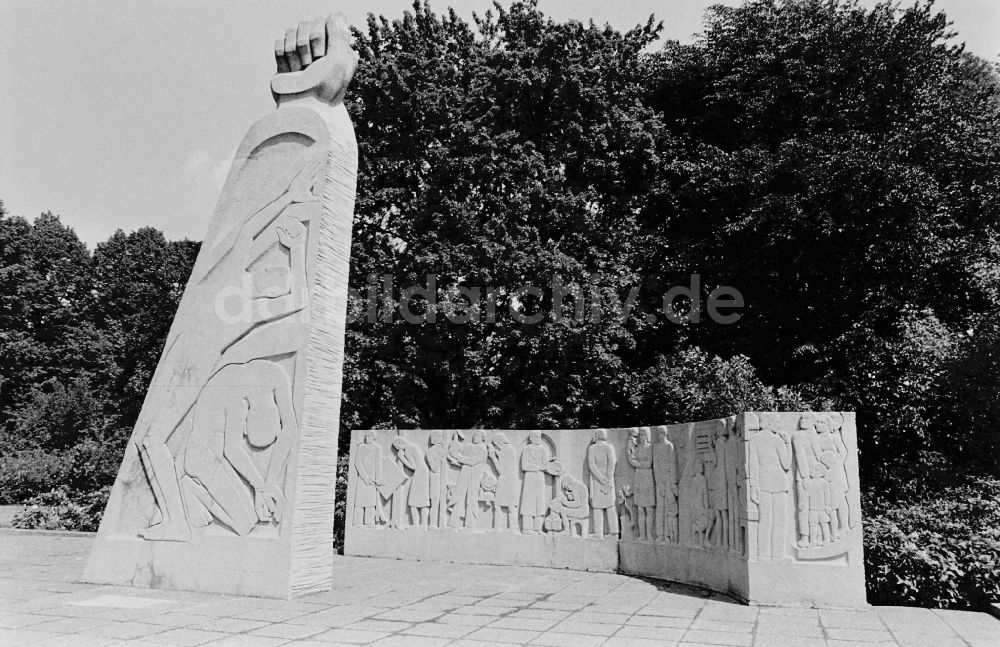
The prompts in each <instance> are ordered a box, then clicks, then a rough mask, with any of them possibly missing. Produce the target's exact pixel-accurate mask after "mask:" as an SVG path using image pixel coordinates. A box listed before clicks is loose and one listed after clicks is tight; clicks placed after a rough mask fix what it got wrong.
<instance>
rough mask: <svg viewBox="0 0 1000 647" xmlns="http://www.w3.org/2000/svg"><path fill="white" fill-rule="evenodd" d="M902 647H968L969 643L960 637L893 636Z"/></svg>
mask: <svg viewBox="0 0 1000 647" xmlns="http://www.w3.org/2000/svg"><path fill="white" fill-rule="evenodd" d="M893 638H894V639H895V641H896V644H897V645H899V646H900V647H966V646H967V645H968V643H967V642H965V641H964V640H962V639H961V638H959V637H958V636H955V635H952V636H926V635H923V636H922V635H917V634H906V635H902V636H901V635H899V634H893Z"/></svg>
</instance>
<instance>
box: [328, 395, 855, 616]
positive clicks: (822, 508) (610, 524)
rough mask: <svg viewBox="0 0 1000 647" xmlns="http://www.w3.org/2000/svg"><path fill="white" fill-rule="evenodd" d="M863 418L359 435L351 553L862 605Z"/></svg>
mask: <svg viewBox="0 0 1000 647" xmlns="http://www.w3.org/2000/svg"><path fill="white" fill-rule="evenodd" d="M857 474H858V471H857V442H856V433H855V424H854V414H853V413H839V412H822V413H744V414H741V415H739V416H735V417H730V418H723V419H717V420H707V421H702V422H695V423H689V424H679V425H666V426H659V427H634V428H626V429H577V430H556V431H523V430H504V431H492V430H482V429H478V430H367V431H355V432H354V433H353V436H352V452H351V459H350V475H349V479H348V481H349V484H348V497H347V510H348V518H347V531H346V538H345V542H346V545H345V553H346V554H349V555H369V556H378V557H394V558H399V559H418V560H438V561H453V562H465V563H483V564H511V565H530V566H551V567H559V568H572V569H580V570H595V571H607V572H610V571H621V572H624V573H629V574H635V575H644V576H649V577H655V578H660V579H666V580H671V581H678V582H686V583H690V584H695V585H699V586H704V587H707V588H710V589H714V590H717V591H721V592H725V593H728V594H730V595H733V596H735V597H737V598H739V599H742V600H745V601H747V602H750V603H753V604H799V605H809V604H823V605H837V606H860V605H863V604H864V600H865V597H864V565H863V560H862V549H861V519H860V498H859V489H858V477H857Z"/></svg>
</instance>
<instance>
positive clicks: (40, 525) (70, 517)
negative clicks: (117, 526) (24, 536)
mask: <svg viewBox="0 0 1000 647" xmlns="http://www.w3.org/2000/svg"><path fill="white" fill-rule="evenodd" d="M110 494H111V488H110V487H103V488H101V489H100V490H97V491H95V492H87V493H85V494H79V493H75V492H72V491H70V490H67V489H66V488H57V489H55V490H51V491H49V492H46V493H45V494H39V495H38V496H35V497H32V498H31V499H29V500H28V501H27V502H26V507H25V509H24V510H23V511H21V512H19V513H18V514H16V515H14V518H13V519H12V520H11V525H13V526H14V527H15V528H28V529H40V530H84V531H90V532H93V531H96V530H97V528H98V526H99V525H100V523H101V515H102V514H103V512H104V506H105V504H106V503H107V501H108V496H109V495H110Z"/></svg>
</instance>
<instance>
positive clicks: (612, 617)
mask: <svg viewBox="0 0 1000 647" xmlns="http://www.w3.org/2000/svg"><path fill="white" fill-rule="evenodd" d="M630 617H631V614H625V613H595V612H591V611H580V612H578V613H574V614H572V615H570V616H569V617H568V618H566V620H569V621H573V622H596V623H599V624H615V625H620V624H624V623H625V622H628V619H629V618H630Z"/></svg>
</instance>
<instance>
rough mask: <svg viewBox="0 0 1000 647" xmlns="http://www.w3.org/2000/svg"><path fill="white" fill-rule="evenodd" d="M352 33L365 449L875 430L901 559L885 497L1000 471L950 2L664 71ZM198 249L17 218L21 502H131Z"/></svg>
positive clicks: (392, 31) (15, 478)
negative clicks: (93, 492)
mask: <svg viewBox="0 0 1000 647" xmlns="http://www.w3.org/2000/svg"><path fill="white" fill-rule="evenodd" d="M354 35H355V42H356V47H357V49H358V52H359V54H360V59H361V60H360V64H359V67H358V71H357V74H356V76H355V79H354V82H353V84H352V88H351V92H350V93H349V95H348V109H349V111H350V113H351V116H352V118H353V120H354V123H355V128H356V131H357V136H358V141H359V146H360V163H361V166H360V176H359V186H358V205H357V216H356V224H355V236H354V244H353V252H352V270H351V286H352V288H353V289H354V290H355V293H354V296H352V299H351V306H352V311H353V312H354V313H355V314H356V315H358V318H357V319H356V320H355V321H354V322H353V323H351V324H350V326H349V328H348V343H347V346H348V353H347V366H346V370H345V384H344V387H345V391H344V403H343V408H342V420H341V423H342V424H341V431H342V432H343V431H346V430H349V429H357V428H364V427H412V426H421V427H424V428H427V427H471V426H480V425H481V426H485V427H501V428H502V427H522V428H523V427H528V428H554V427H591V426H619V425H635V424H650V423H653V424H655V423H665V422H674V421H683V420H692V419H697V418H706V417H713V416H720V415H725V414H729V413H735V412H737V411H739V410H742V409H786V410H788V409H799V408H810V407H811V408H821V407H822V408H840V409H845V410H856V411H857V412H858V420H859V436H860V443H861V452H862V456H861V466H862V471H863V472H864V474H863V482H864V483H865V485H866V487H867V488H868V497H869V500H877V501H878V506H877V510H876V509H875V508H872V511H873V513H876V512H877V514H879V515H881V516H879V519H881V520H883V521H886V524H885V525H884V528H892V529H893V530H892V532H896V535H894V539H892V540H891V541H890V542H889V543H890V544H891V543H892V542H894V541H897V540H898V541H903V538H905V535H906V533H905V532H902V534H900V533H899V532H897V531H898V524H897V521H899V520H900V519H911V518H912V516H911V515H906V514H901V515H896V514H895V513H894V512H892V511H891V505H890V504H887V503H886V501H891V500H892V499H893V497H895V498H896V499H897V500H898V499H907V500H915V501H926V500H930V499H929V498H928V497H931V496H932V495H930V494H928V490H929V489H930V488H929V487H928V486H929V485H934V486H935V487H938V486H940V484H941V483H943V482H945V481H948V482H949V486H950V487H953V489H952V490H951V491H952V492H962V491H964V490H963V489H962V488H963V487H965V486H963V484H962V481H961V479H960V478H957V477H959V476H963V475H972V474H977V473H978V474H982V473H990V472H992V473H994V474H996V473H997V471H998V470H1000V468H998V464H1000V461H998V451H1000V437H998V434H997V432H996V430H995V424H994V422H993V420H992V414H993V413H994V412H996V411H997V410H998V408H1000V395H998V394H1000V323H998V321H1000V307H998V305H997V304H998V303H1000V231H998V225H1000V82H998V77H997V74H996V70H995V68H994V67H992V66H991V65H989V64H988V63H986V62H984V61H982V60H981V59H978V58H976V57H975V56H973V55H971V54H969V53H967V52H965V51H964V50H963V48H962V47H961V46H959V45H957V44H956V42H957V41H956V39H955V38H954V37H953V35H952V34H950V33H949V26H948V22H947V19H946V18H945V17H944V15H942V14H940V13H938V12H937V11H936V9H935V8H934V7H933V5H932V4H931V3H930V2H924V3H918V4H916V5H914V6H912V7H909V8H904V9H900V8H899V7H898V6H897V5H895V4H892V3H883V4H879V5H877V6H875V7H874V8H873V9H866V8H863V7H861V6H860V5H859V4H858V3H857V2H855V1H854V0H784V1H779V0H747V2H745V3H744V4H742V5H741V6H738V7H721V6H719V7H713V8H712V9H711V10H710V11H709V12H708V14H707V15H706V23H705V29H704V32H703V33H702V34H701V36H700V37H699V38H698V39H697V40H696V41H695V42H694V43H692V44H680V43H677V42H668V43H666V44H665V45H663V46H662V47H656V46H655V43H656V41H657V40H658V38H659V35H660V26H659V24H658V23H656V22H655V20H654V19H653V18H650V19H649V21H647V22H646V23H643V24H640V25H638V26H636V27H635V28H634V29H632V30H630V31H628V32H625V33H621V32H618V31H615V30H614V29H611V28H610V27H606V26H605V27H601V26H597V25H594V24H581V23H579V22H573V21H570V22H565V23H560V22H555V21H553V20H551V19H548V18H546V17H545V16H544V14H543V13H542V11H541V10H540V9H539V7H538V4H537V2H533V1H527V2H514V3H513V4H511V5H510V6H509V7H507V8H504V7H501V6H499V5H497V6H496V8H495V9H494V10H492V11H490V12H487V13H486V14H485V15H482V16H474V17H473V21H472V22H471V23H469V22H466V21H464V20H462V19H461V18H459V17H458V16H457V15H456V14H455V13H454V12H451V11H449V12H448V13H446V14H445V15H438V14H435V13H433V12H432V10H431V9H430V7H429V6H428V5H427V4H424V3H422V2H420V1H419V0H418V1H417V2H416V3H415V4H414V10H413V11H412V12H407V13H405V14H404V16H403V17H402V18H401V19H398V20H388V19H385V18H376V17H374V16H371V17H370V18H369V20H368V24H367V26H365V27H363V28H361V29H356V30H355V33H354ZM196 253H197V244H195V243H191V242H189V241H183V242H167V241H166V240H164V238H163V236H162V235H161V234H160V233H159V232H157V231H155V230H152V229H141V230H139V231H137V232H134V233H132V234H125V233H122V232H118V233H116V234H115V235H114V236H112V237H111V238H110V239H109V240H108V241H106V242H104V243H101V244H100V245H98V246H97V249H96V250H95V251H94V252H93V253H90V252H89V251H88V250H87V249H86V247H85V246H84V245H82V244H81V243H80V241H79V240H78V239H77V238H76V236H75V234H74V233H73V232H72V230H70V229H68V228H67V227H65V226H64V225H62V224H61V223H60V221H59V219H58V217H56V216H54V215H52V214H43V215H42V216H40V217H39V218H38V219H36V220H35V221H34V223H31V222H28V221H27V220H25V219H23V218H20V217H11V216H9V215H7V214H5V213H4V214H2V215H0V429H2V434H3V436H2V441H3V442H2V443H0V497H2V498H6V499H8V500H9V499H13V498H23V497H24V496H28V495H31V494H35V493H37V492H38V491H39V490H41V489H44V488H45V487H46V486H47V485H51V484H52V483H53V482H57V483H60V484H63V485H66V486H67V487H69V488H71V489H76V490H87V489H94V488H96V487H99V486H100V485H103V484H106V483H107V482H108V478H109V474H112V473H113V466H114V463H115V462H116V459H114V458H112V459H109V458H108V456H107V454H110V455H111V456H117V455H118V454H119V453H120V451H121V445H122V443H123V442H124V438H125V437H126V436H127V434H128V431H129V429H130V428H131V425H132V424H133V422H134V420H135V417H136V415H137V413H138V410H139V407H140V406H141V402H142V397H143V393H144V390H145V388H146V385H147V383H148V381H149V379H150V376H151V374H152V370H153V368H154V367H155V363H156V361H157V360H158V358H159V353H160V349H161V347H162V344H163V340H164V337H165V335H166V332H167V329H168V327H169V322H170V319H171V315H172V313H173V311H174V309H175V308H176V305H177V302H178V300H179V297H180V294H181V292H182V290H183V286H184V283H185V280H186V277H187V275H188V273H189V271H190V267H191V265H192V262H193V259H194V256H195V254H196ZM429 275H432V276H433V277H434V278H433V281H434V287H433V290H434V292H435V294H436V296H437V298H436V299H435V300H434V301H433V302H428V301H422V302H420V303H418V304H417V306H416V311H417V314H418V315H420V316H421V317H422V319H423V321H422V322H421V323H413V322H412V321H406V320H405V319H404V318H402V317H401V316H400V313H399V312H396V313H395V316H393V317H390V318H387V319H383V316H384V315H386V313H387V311H388V310H390V309H391V306H392V301H393V300H398V299H399V298H400V297H401V296H403V291H404V290H406V289H407V288H410V287H415V286H427V285H428V281H429V279H428V276H429ZM693 275H697V277H696V278H693ZM384 276H390V277H391V278H392V282H393V286H394V287H393V291H392V294H391V299H389V300H388V301H386V300H380V299H375V300H369V298H368V295H369V293H368V290H369V289H370V288H372V287H374V288H378V287H379V286H381V284H382V281H383V277H384ZM556 281H557V282H558V283H559V284H560V285H561V286H563V290H562V291H563V292H566V293H571V292H574V291H575V293H578V294H580V295H582V297H583V301H582V302H580V303H578V302H576V300H575V298H573V297H572V296H568V297H566V298H562V296H563V295H560V294H559V292H558V291H555V290H553V289H550V287H551V286H553V284H554V282H556ZM528 285H530V286H535V287H538V288H540V290H538V291H537V292H530V291H518V288H520V287H522V286H528ZM678 285H681V286H692V291H691V293H690V294H689V295H688V296H687V297H682V298H681V299H679V300H678V301H677V302H676V304H675V305H676V310H672V311H671V316H670V317H667V316H665V315H664V312H663V309H662V303H663V301H662V299H663V295H665V294H667V293H668V292H669V290H670V289H671V288H672V287H673V286H678ZM719 286H732V287H733V288H736V289H737V290H739V292H740V293H741V294H742V297H743V299H744V303H745V307H744V308H743V309H742V310H741V311H740V314H741V318H739V320H738V321H737V322H736V323H728V324H723V323H720V322H718V321H715V320H713V319H712V318H711V317H709V316H706V314H705V312H704V311H702V312H701V313H700V315H699V311H698V309H697V307H696V306H697V305H698V304H699V303H700V304H701V305H702V306H704V305H705V304H706V303H707V302H708V300H709V295H710V294H712V293H713V291H714V290H715V289H716V288H718V287H719ZM476 288H478V289H479V290H480V292H479V297H480V299H481V301H480V302H479V303H473V302H471V300H470V299H469V298H468V297H467V296H462V295H463V294H466V295H468V294H469V293H470V291H471V290H475V289H476ZM489 288H493V290H492V292H489V291H488V289H489ZM488 303H492V304H493V305H492V307H493V308H494V309H495V312H496V315H495V317H491V316H490V306H489V305H487V304H488ZM623 304H625V305H623ZM573 306H575V307H576V310H573V309H572V308H573ZM581 306H582V307H581ZM370 308H373V309H374V314H376V315H377V317H376V318H375V319H374V320H369V319H368V318H367V317H366V315H367V313H368V310H369V309H370ZM564 308H565V310H564ZM629 308H631V310H629ZM596 310H600V311H601V316H600V317H596V316H594V313H595V311H596ZM702 310H703V309H702ZM556 313H562V314H563V315H564V316H555V314H556ZM622 313H624V315H625V316H619V315H621V314H622ZM654 313H655V314H656V315H657V316H656V317H647V315H649V314H654ZM574 315H578V316H574ZM580 315H582V316H580ZM525 318H530V321H531V322H530V323H526V322H525ZM460 321H461V322H460ZM346 438H347V434H346V433H342V434H341V440H342V442H343V441H344V440H346ZM108 448H110V449H108ZM343 449H345V447H343V445H342V450H343ZM102 451H104V452H105V453H104V454H102ZM109 465H110V467H109ZM982 482H990V483H992V481H982ZM876 493H877V494H878V496H877V497H876V496H875V494H876ZM59 496H62V495H59ZM56 498H59V497H56ZM60 500H62V499H60ZM887 506H889V507H887ZM886 510H890V512H885V511H886ZM880 523H881V522H880ZM894 524H897V525H894ZM872 527H873V528H874V527H875V526H872ZM879 527H880V528H882V527H883V526H879ZM879 532H881V531H879ZM886 532H889V531H888V530H887V531H886ZM876 535H878V533H876ZM876 535H872V534H871V533H870V536H869V539H870V541H873V542H875V543H878V541H880V540H881V535H878V536H876ZM991 541H992V540H991ZM973 543H975V542H973ZM871 545H872V546H874V545H875V544H871ZM893 545H894V544H893ZM970 545H971V544H970ZM975 545H979V544H975ZM891 552H892V551H891V550H890V551H889V553H891ZM889 553H886V554H889ZM880 554H881V553H880ZM921 577H923V575H921ZM977 577H978V576H977ZM983 577H986V576H983ZM987 579H988V578H987Z"/></svg>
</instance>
